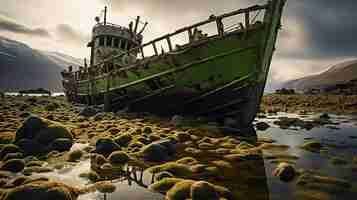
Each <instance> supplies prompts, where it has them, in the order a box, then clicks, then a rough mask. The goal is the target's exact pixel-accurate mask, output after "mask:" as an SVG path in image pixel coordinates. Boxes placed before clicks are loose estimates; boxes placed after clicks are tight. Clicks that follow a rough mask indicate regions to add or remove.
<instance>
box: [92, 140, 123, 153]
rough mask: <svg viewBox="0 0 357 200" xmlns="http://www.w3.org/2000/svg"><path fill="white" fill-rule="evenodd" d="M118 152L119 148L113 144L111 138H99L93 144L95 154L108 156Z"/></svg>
mask: <svg viewBox="0 0 357 200" xmlns="http://www.w3.org/2000/svg"><path fill="white" fill-rule="evenodd" d="M118 150H120V147H119V145H118V144H117V143H115V142H114V140H112V139H111V138H100V139H98V140H97V142H96V143H95V152H96V153H99V154H102V155H104V156H106V157H107V156H108V155H109V154H111V153H112V152H114V151H118Z"/></svg>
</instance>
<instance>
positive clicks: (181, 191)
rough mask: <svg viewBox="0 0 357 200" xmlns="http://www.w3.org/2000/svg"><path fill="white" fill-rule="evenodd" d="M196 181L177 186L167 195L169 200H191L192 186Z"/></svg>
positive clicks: (184, 181)
mask: <svg viewBox="0 0 357 200" xmlns="http://www.w3.org/2000/svg"><path fill="white" fill-rule="evenodd" d="M194 182H195V181H192V180H183V181H180V182H178V183H177V184H175V185H174V186H173V187H172V188H171V189H170V190H169V191H168V192H167V193H166V199H167V200H182V199H189V198H190V192H191V185H192V184H193V183H194Z"/></svg>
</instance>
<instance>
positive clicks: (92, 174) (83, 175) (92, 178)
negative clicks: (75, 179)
mask: <svg viewBox="0 0 357 200" xmlns="http://www.w3.org/2000/svg"><path fill="white" fill-rule="evenodd" d="M79 177H81V178H86V179H88V180H90V181H91V182H97V181H98V180H100V177H99V175H98V174H97V172H94V171H89V172H85V173H81V174H79Z"/></svg>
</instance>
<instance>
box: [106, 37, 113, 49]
mask: <svg viewBox="0 0 357 200" xmlns="http://www.w3.org/2000/svg"><path fill="white" fill-rule="evenodd" d="M112 41H113V37H112V36H108V37H107V47H111V46H112Z"/></svg>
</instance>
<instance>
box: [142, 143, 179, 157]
mask: <svg viewBox="0 0 357 200" xmlns="http://www.w3.org/2000/svg"><path fill="white" fill-rule="evenodd" d="M175 153H176V147H175V145H174V144H173V143H172V142H171V141H169V140H162V141H158V142H154V143H151V144H149V145H147V146H145V147H143V148H142V149H141V154H142V156H143V158H144V159H145V160H147V161H151V162H161V161H167V160H169V159H170V158H172V157H173V156H174V155H175Z"/></svg>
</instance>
